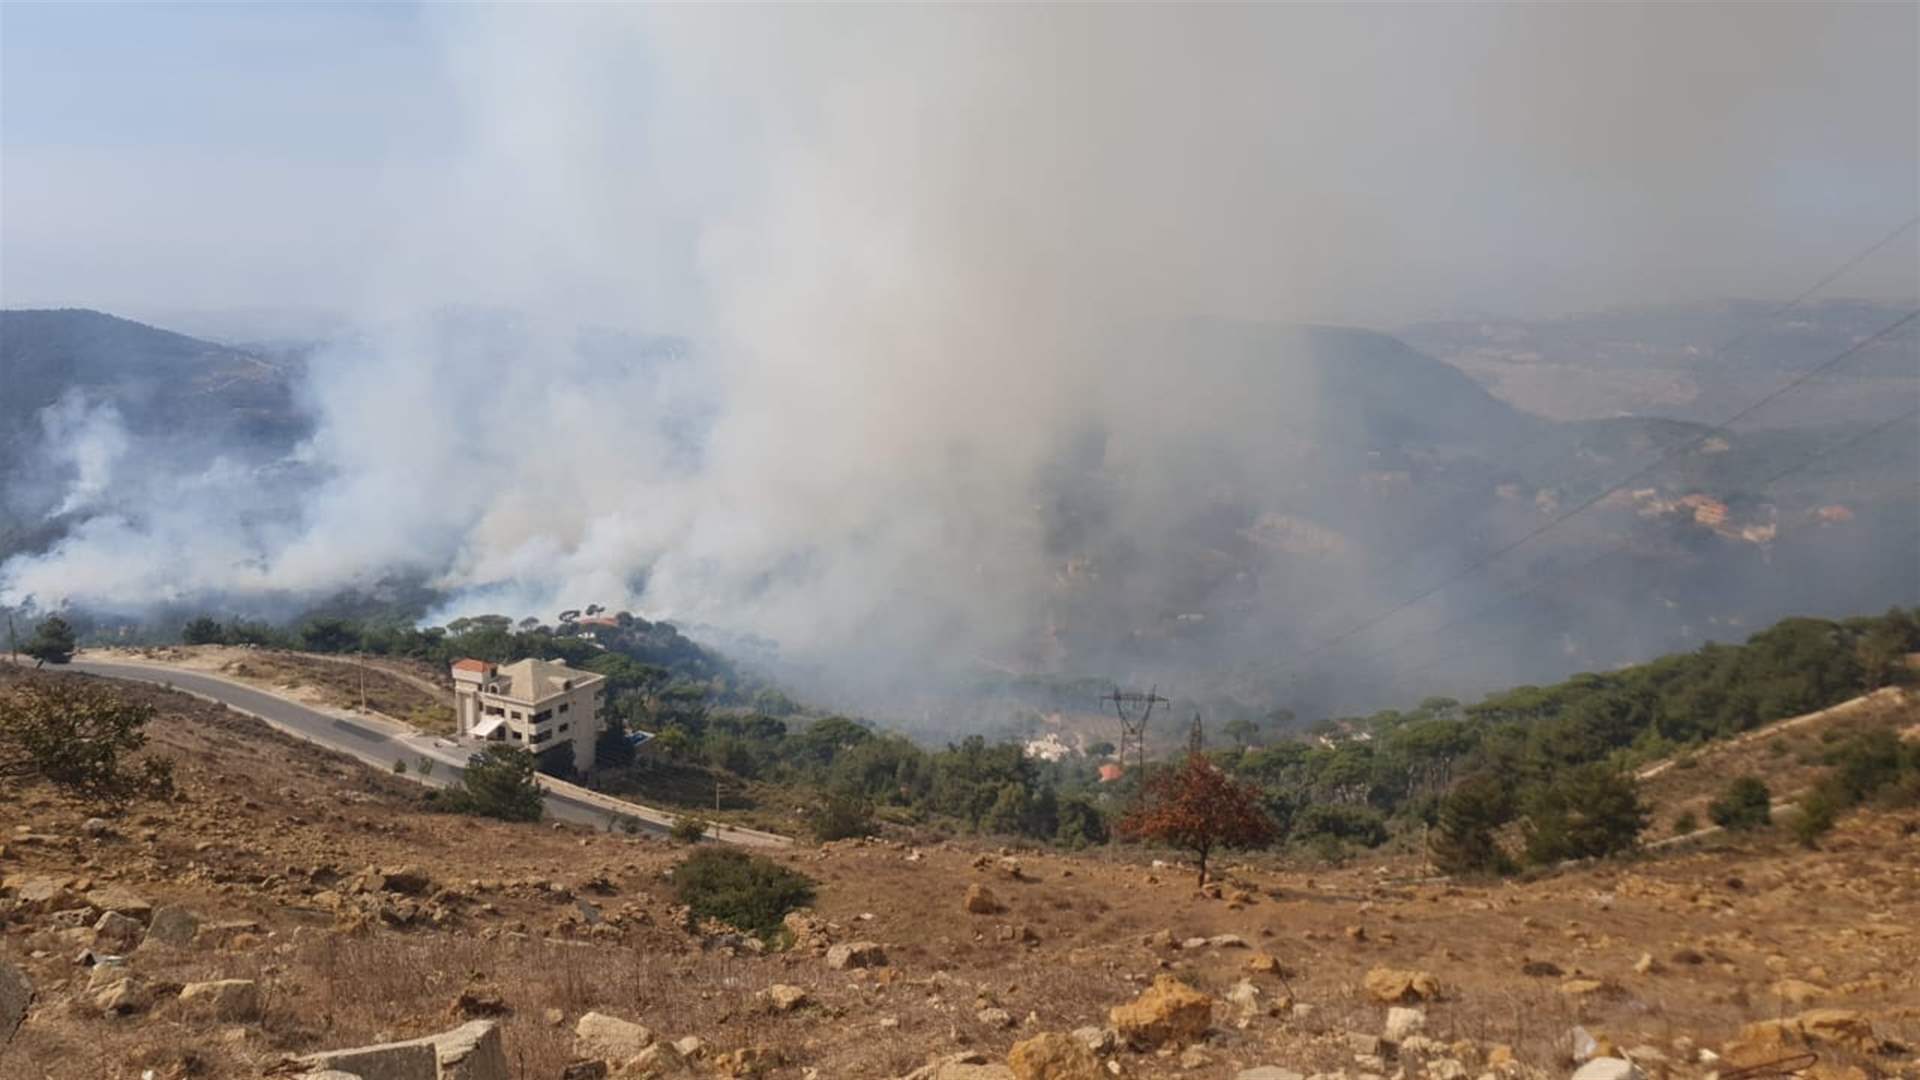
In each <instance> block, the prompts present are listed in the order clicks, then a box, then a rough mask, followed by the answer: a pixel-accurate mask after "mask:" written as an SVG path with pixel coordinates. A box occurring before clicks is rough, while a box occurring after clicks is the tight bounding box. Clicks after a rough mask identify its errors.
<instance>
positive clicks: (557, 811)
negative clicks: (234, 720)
mask: <svg viewBox="0 0 1920 1080" xmlns="http://www.w3.org/2000/svg"><path fill="white" fill-rule="evenodd" d="M67 667H68V668H69V669H71V670H73V671H79V672H85V673H86V674H89V675H100V676H105V677H107V678H111V679H131V680H133V681H135V682H146V683H157V684H161V685H166V686H172V687H173V688H175V689H177V690H184V691H186V692H187V693H190V694H194V695H197V696H199V697H203V698H210V699H212V700H214V701H218V702H220V703H222V704H224V705H227V706H229V707H231V708H234V709H237V710H239V711H240V712H244V713H247V714H248V715H251V716H254V717H256V718H258V719H260V720H262V721H265V722H266V723H268V724H270V725H272V726H273V727H276V728H279V729H280V730H281V731H284V732H286V733H287V734H289V735H293V736H295V737H297V738H302V739H305V740H307V741H308V742H312V743H318V744H319V745H321V746H324V747H326V748H328V749H329V750H338V751H340V752H341V753H344V754H349V755H351V756H353V757H356V758H359V759H360V760H361V761H364V762H366V763H367V764H369V765H371V766H373V767H374V768H378V769H391V768H392V767H393V763H394V762H395V761H396V760H398V761H405V762H407V764H408V765H409V766H410V767H411V766H413V765H414V764H415V763H416V762H417V761H418V760H419V759H420V758H421V757H429V758H432V759H434V761H435V766H434V770H433V776H432V778H431V779H430V780H427V782H428V783H433V784H437V785H444V784H449V783H453V782H454V781H456V780H458V779H459V777H460V771H461V768H462V766H464V765H465V764H466V762H467V759H468V758H470V757H472V756H473V753H474V751H473V750H471V749H469V748H467V747H463V746H460V745H458V744H456V743H453V742H451V741H449V740H446V739H436V738H433V737H431V736H427V735H419V734H415V733H411V732H409V731H407V730H404V729H401V728H399V727H398V726H397V725H391V724H387V723H384V722H382V721H379V720H375V719H372V718H366V719H356V720H347V719H344V718H341V717H337V716H329V715H327V714H326V713H323V712H319V711H317V710H315V709H310V708H307V707H306V706H304V705H301V704H299V703H297V702H293V701H289V700H287V699H286V698H283V697H279V696H277V695H274V694H269V693H267V692H265V691H262V690H256V689H253V688H252V687H248V686H241V685H239V684H238V683H234V682H232V681H229V680H227V679H221V678H216V677H214V676H210V675H203V674H200V673H198V672H192V671H182V670H180V669H178V668H162V667H149V666H146V665H141V664H119V663H111V662H107V661H99V660H86V659H80V658H76V659H75V660H74V661H73V663H71V664H68V665H67ZM415 778H416V779H421V778H420V777H417V776H416V777H415ZM546 798H547V814H548V815H549V816H550V817H553V818H557V819H559V820H561V821H567V822H572V823H574V824H579V825H591V826H594V827H596V828H604V827H605V825H606V821H607V810H605V809H603V808H601V807H599V806H595V805H593V804H592V803H590V802H586V801H584V800H581V799H577V798H574V797H572V796H569V795H564V794H560V793H557V792H552V791H549V792H548V793H547V797H546ZM632 816H633V817H634V818H635V820H637V821H639V822H640V826H641V828H643V829H645V830H647V831H648V832H653V833H664V832H666V831H667V826H666V824H664V823H662V822H658V821H651V820H648V819H646V818H644V817H641V816H639V815H637V814H636V815H632Z"/></svg>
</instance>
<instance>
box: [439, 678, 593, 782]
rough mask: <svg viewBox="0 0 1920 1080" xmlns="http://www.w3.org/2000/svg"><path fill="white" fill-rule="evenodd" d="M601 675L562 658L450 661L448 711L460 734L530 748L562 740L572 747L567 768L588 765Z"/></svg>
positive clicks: (547, 747)
mask: <svg viewBox="0 0 1920 1080" xmlns="http://www.w3.org/2000/svg"><path fill="white" fill-rule="evenodd" d="M606 682H607V680H606V676H604V675H596V674H594V673H593V672H590V671H581V670H579V669H578V668H571V667H568V666H567V663H566V661H564V660H522V661H520V662H519V663H515V664H505V665H500V664H492V663H489V662H487V661H485V660H456V661H454V664H453V697H454V716H455V719H456V720H457V721H458V723H459V730H460V735H461V736H462V737H463V738H468V739H480V740H484V741H487V742H504V743H509V744H511V745H514V746H518V747H521V748H522V749H525V750H531V751H533V752H534V753H536V754H537V753H542V752H545V751H548V750H551V749H553V748H554V747H556V746H559V745H562V744H571V745H572V747H573V767H574V768H575V769H576V770H578V771H580V772H586V771H587V770H588V769H591V768H593V749H594V740H595V739H597V738H598V737H599V735H600V705H601V699H602V697H603V695H604V693H605V687H606Z"/></svg>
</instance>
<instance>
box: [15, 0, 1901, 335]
mask: <svg viewBox="0 0 1920 1080" xmlns="http://www.w3.org/2000/svg"><path fill="white" fill-rule="evenodd" d="M1916 11H1920V8H1916V7H1915V5H1912V4H1880V5H1858V6H1847V5H1840V4H1821V5H1806V6H1795V5H1779V4H1770V5H1764V6H1761V5H1726V4H1722V5H1696V6H1682V5H1665V6H1659V7H1645V8H1641V7H1631V6H1619V5H1599V4H1588V5H1551V6H1549V5H1542V6H1538V7H1519V6H1497V5H1475V6H1468V5H1459V6H1449V5H1427V6H1423V7H1420V8H1418V9H1415V8H1396V7H1387V6H1379V5H1365V6H1360V5H1355V6H1348V7H1334V6H1310V5H1287V6H1273V7H1268V8H1254V7H1219V8H1211V9H1206V10H1198V9H1194V8H1186V9H1173V8H1166V9H1155V8H1145V7H1133V8H1127V9H1124V10H1123V9H1118V8H1104V9H1093V8H1075V9H1068V8H1029V9H1024V10H1020V11H1014V10H1011V9H984V8H974V9H952V8H948V9H936V8H914V9H897V10H893V11H883V10H881V9H877V8H815V9H809V10H807V11H793V10H787V11H782V12H774V11H772V10H752V9H738V8H735V9H729V10H725V11H720V10H715V9H705V10H699V9H652V10H646V11H642V10H639V9H630V8H614V7H610V6H599V7H561V6H549V7H532V6H520V7H512V8H507V7H498V8H488V7H477V6H476V7H453V6H443V7H430V8H421V7H412V6H381V5H370V4H347V3H338V4H325V5H315V6H299V5H287V4H271V5H239V4H221V5H206V6H176V5H166V4H140V5H130V6H119V5H106V4H59V5H53V4H48V5H37V4H29V3H7V4H5V5H3V6H0V33H3V36H4V53H3V55H0V61H3V81H0V90H3V91H4V102H3V105H0V184H3V185H4V187H3V190H0V214H3V217H0V301H4V303H5V304H6V305H8V306H27V305H34V306H38V305H75V306H80V305H84V306H92V307H100V308H106V309H109V310H116V311H124V312H132V313H147V314H152V313H161V312H168V311H178V310H183V309H230V308H250V307H274V308H283V307H299V308H330V309H331V308H338V309H347V310H355V311H360V310H364V309H365V308H367V307H368V306H369V305H379V304H382V303H385V302H388V301H389V300H390V299H391V294H392V293H394V292H395V291H399V292H404V293H406V294H407V296H408V299H409V301H411V300H414V299H430V300H433V301H435V302H477V303H513V304H522V305H525V304H531V305H534V306H542V303H543V300H544V299H545V298H546V296H547V295H549V294H548V293H544V292H543V289H544V290H550V293H551V295H563V296H564V297H565V298H566V301H567V303H569V304H579V305H580V306H581V308H582V309H583V311H586V312H590V313H592V314H594V315H596V316H600V317H615V318H618V319H619V320H620V321H622V322H625V323H629V324H639V325H646V326H651V327H654V328H666V329H693V328H696V327H698V326H699V325H700V324H701V323H702V322H703V321H704V319H703V317H702V316H700V315H698V314H696V312H697V311H699V310H700V309H701V308H702V305H704V304H706V303H708V302H710V298H709V296H708V284H709V282H708V277H709V276H710V273H711V260H710V256H711V255H712V252H713V250H714V249H715V246H716V244H717V245H719V246H720V247H722V248H724V247H725V246H726V244H727V243H728V240H727V237H728V236H729V230H730V229H732V228H734V226H735V224H736V223H735V221H734V216H733V215H732V213H731V207H732V206H733V205H734V204H735V203H736V202H737V201H738V200H740V199H742V198H746V197H749V196H750V197H751V198H753V199H756V200H764V197H765V193H766V192H767V191H768V190H769V189H774V190H777V189H778V188H779V186H780V185H782V184H784V183H786V182H788V178H787V176H785V175H783V172H784V171H785V170H786V169H788V168H791V167H792V165H793V163H794V162H795V161H796V160H800V161H802V162H804V161H805V159H806V156H807V154H808V152H809V148H808V146H807V145H806V140H807V139H808V137H809V134H810V132H809V124H810V122H811V121H810V119H809V115H808V114H809V110H810V109H812V110H829V109H831V108H832V107H833V103H834V102H835V100H836V95H848V94H854V95H857V94H863V93H872V94H887V95H905V98H906V101H905V102H903V103H902V104H901V106H900V107H901V108H902V109H918V111H917V112H913V113H911V114H908V115H904V116H902V117H899V118H897V119H898V120H899V122H900V123H901V124H903V125H905V126H907V127H909V128H911V130H912V131H913V137H912V140H911V141H910V143H909V145H908V147H907V152H910V153H917V152H919V151H921V150H928V151H930V152H929V153H928V154H927V159H928V160H929V161H937V163H938V165H939V167H940V168H942V169H949V170H957V171H958V172H959V173H960V174H961V177H960V179H962V180H965V179H967V173H968V171H969V170H974V169H977V170H979V173H980V175H979V179H980V180H981V182H982V183H983V184H984V185H985V186H987V187H989V188H993V187H994V186H995V185H997V184H998V183H1000V182H1001V177H999V176H995V175H989V174H993V173H1003V174H1005V175H1010V176H1015V177H1020V178H1021V179H1022V180H1023V181H1032V182H1038V183H1041V184H1045V183H1048V182H1050V181H1051V182H1058V183H1060V184H1063V185H1064V184H1068V183H1072V184H1079V185H1084V186H1086V187H1087V188H1089V189H1090V190H1098V189H1103V188H1110V190H1107V191H1105V192H1104V193H1103V195H1102V197H1099V198H1096V199H1095V200H1094V204H1095V205H1096V206H1097V207H1098V208H1099V209H1100V211H1102V212H1106V211H1118V212H1122V213H1125V212H1128V210H1129V208H1130V207H1131V205H1132V202H1133V199H1134V195H1135V194H1136V193H1137V192H1136V189H1137V190H1138V191H1146V190H1149V189H1150V190H1151V191H1152V193H1153V195H1152V198H1151V199H1149V200H1148V201H1150V202H1152V203H1153V204H1154V207H1153V209H1154V212H1155V213H1157V214H1163V215H1165V220H1164V223H1163V225H1162V230H1163V232H1165V233H1166V234H1168V242H1167V245H1166V248H1165V249H1162V248H1161V247H1160V246H1159V245H1158V244H1154V245H1153V246H1151V247H1149V248H1148V249H1147V250H1141V251H1135V252H1131V253H1129V252H1114V255H1115V256H1116V257H1119V258H1126V257H1134V258H1139V259H1142V260H1156V259H1161V260H1164V262H1165V263H1166V264H1167V265H1169V266H1179V265H1181V264H1182V263H1183V262H1184V261H1186V260H1189V259H1195V258H1197V259H1201V260H1204V259H1205V257H1206V256H1205V253H1206V252H1208V251H1210V250H1213V249H1216V248H1219V247H1226V248H1231V249H1234V250H1233V251H1232V253H1231V256H1230V259H1229V261H1230V262H1231V263H1232V264H1233V265H1234V266H1236V267H1239V268H1243V269H1248V273H1246V274H1244V275H1242V277H1243V279H1244V280H1243V283H1242V284H1241V285H1238V286H1234V287H1228V286H1225V285H1223V286H1222V287H1220V288H1219V289H1217V290H1215V291H1214V293H1213V294H1211V295H1210V296H1208V297H1202V298H1199V299H1197V300H1196V301H1195V302H1196V303H1199V304H1202V305H1203V306H1211V307H1216V308H1218V309H1221V310H1224V311H1229V312H1232V313H1235V314H1258V315H1271V316H1280V317H1294V316H1308V317H1319V318H1337V319H1346V320H1351V321H1357V322H1363V323H1372V324H1376V325H1378V324H1385V323H1391V322H1393V321H1395V320H1398V319H1402V318H1406V317H1410V316H1415V315H1420V314H1426V313H1434V312H1441V311H1459V310H1472V309H1487V310H1493V311H1501V312H1522V313H1524V312H1552V311H1562V310H1568V309H1586V308H1594V307H1600V306H1605V305H1610V304H1615V303H1622V302H1639V301H1657V300H1663V299H1670V298H1683V299H1684V298H1696V297H1706V296H1716V297H1717V296H1726V295H1770V294H1780V293H1786V292H1792V291H1795V290H1797V289H1798V288H1799V287H1801V286H1802V285H1804V284H1805V283H1807V282H1809V281H1810V280H1812V279H1813V278H1814V277H1817V276H1818V274H1819V273H1820V272H1821V271H1822V270H1823V269H1825V268H1826V267H1828V266H1831V265H1833V264H1834V263H1836V262H1837V261H1838V260H1839V259H1841V258H1844V257H1845V255H1846V254H1847V253H1849V252H1851V251H1853V250H1857V249H1858V248H1860V247H1862V246H1864V245H1865V244H1866V243H1868V242H1870V240H1871V239H1872V238H1873V237H1874V236H1876V235H1879V234H1881V233H1884V232H1885V231H1886V230H1887V229H1889V228H1890V227H1892V226H1893V225H1895V224H1897V223H1898V222H1900V221H1901V220H1904V219H1905V218H1907V217H1909V216H1911V215H1913V214H1914V213H1915V210H1916V191H1917V190H1920V165H1916V160H1917V157H1920V155H1917V154H1916V139H1917V138H1920V136H1917V135H1916V132H1920V114H1917V111H1916V109H1917V106H1916V102H1917V101H1920V82H1917V78H1916V41H1917V40H1920V26H1917V24H1916ZM929 62H931V64H930V66H931V67H932V68H934V70H932V71H930V72H928V74H927V75H926V78H925V80H924V82H923V80H922V79H921V77H920V74H919V69H920V68H922V67H923V66H929ZM1036 117H1039V118H1040V119H1036ZM1003 122H1005V123H1007V124H1009V125H1010V126H1013V127H1016V128H1018V129H1019V130H1018V131H1016V132H1015V133H1014V137H1015V138H1014V141H1010V142H1009V143H1008V144H1007V145H1006V146H1005V147H1003V148H1001V149H1002V150H1003V151H1004V153H1005V154H1006V155H1007V158H1005V159H1001V158H998V157H995V158H986V157H982V156H980V154H979V148H980V147H981V146H982V145H991V140H990V139H987V140H984V141H983V140H982V132H983V130H987V131H990V129H991V126H992V125H995V124H999V123H1003ZM950 128H957V129H964V137H962V138H958V139H955V140H954V142H953V144H952V147H951V148H950V149H951V150H952V151H953V152H944V151H945V150H947V149H949V148H946V147H943V146H942V145H941V144H942V142H943V139H944V138H945V136H946V133H947V130H948V129H950ZM1036 132H1037V133H1038V134H1039V135H1040V136H1042V138H1041V139H1040V140H1039V141H1034V142H1021V141H1018V139H1020V138H1024V137H1026V136H1028V135H1031V134H1034V133H1036ZM899 134H900V132H898V131H890V132H887V133H885V137H886V138H887V139H888V140H889V141H887V142H885V143H883V144H880V145H884V146H886V147H888V148H889V149H890V150H891V151H895V152H898V151H899V149H900V144H899V143H898V142H896V141H892V140H895V139H897V137H898V136H899ZM1083 143H1084V145H1082V144H1083ZM583 146H585V147H586V148H587V151H586V153H585V154H584V155H583V154H582V153H581V147H583ZM962 150H965V151H969V153H961V152H960V151H962ZM836 152H837V151H836ZM543 155H546V156H548V157H550V159H551V160H552V161H553V162H555V163H556V164H557V165H564V169H562V168H556V169H554V170H552V171H551V172H548V173H544V174H543V173H542V172H541V171H540V170H539V169H538V168H531V169H530V168H528V167H527V163H528V161H530V160H533V159H538V158H540V157H542V156H543ZM887 175H888V178H889V180H890V181H892V182H895V183H898V184H902V185H906V188H907V192H908V195H909V196H910V195H911V193H912V188H913V185H915V184H917V183H919V182H921V181H922V179H925V180H926V181H927V182H929V183H939V184H945V183H947V182H949V181H950V180H951V179H952V178H950V177H940V178H937V179H935V178H927V177H924V176H923V174H922V173H919V172H916V171H915V170H914V169H911V168H902V169H898V170H895V171H893V172H889V173H888V174H887ZM1169 193H1171V195H1170V196H1169ZM1058 194H1059V193H1058V192H1048V193H1046V198H1045V200H1044V201H1043V203H1042V205H1045V206H1048V207H1054V206H1057V205H1058V203H1057V202H1055V201H1054V200H1055V199H1056V198H1057V196H1058ZM946 197H947V196H946V193H945V192H942V193H940V194H938V195H936V196H933V198H946ZM1183 198H1184V199H1187V200H1189V201H1187V202H1185V203H1182V202H1181V201H1180V200H1181V199H1183ZM1168 203H1171V204H1172V205H1175V206H1184V207H1186V210H1187V212H1186V213H1184V214H1178V213H1176V214H1166V206H1167V205H1168ZM556 218H558V219H559V220H560V222H561V224H560V226H559V227H557V228H556V224H555V223H556ZM609 218H613V219H617V220H613V221H608V220H606V219H609ZM986 224H989V225H990V224H991V223H990V222H989V223H986ZM1007 224H1009V225H1011V224H1012V223H1011V222H1008V223H1007ZM1049 224H1050V223H1049V221H1048V220H1045V219H1042V220H1023V221H1020V222H1018V226H1017V227H1019V228H1021V229H1040V230H1042V231H1045V230H1047V229H1048V228H1049ZM1054 225H1055V227H1056V228H1057V233H1058V235H1057V242H1058V243H1060V244H1062V245H1074V244H1080V245H1086V244H1097V243H1099V239H1098V234H1099V233H1100V232H1101V231H1102V229H1101V221H1100V219H1099V217H1098V216H1097V215H1087V216H1073V215H1071V214H1069V215H1066V216H1063V217H1060V218H1059V219H1058V220H1057V222H1055V223H1054ZM1175 234H1177V235H1175ZM602 236H604V237H607V238H614V237H617V238H618V241H619V243H620V244H621V245H622V250H621V251H620V252H619V257H618V260H617V261H618V262H619V264H620V265H619V268H618V269H617V270H616V271H613V272H609V271H608V269H607V268H608V264H609V262H610V261H613V260H609V259H608V257H607V254H606V253H605V252H603V251H592V252H590V253H587V254H583V253H582V252H583V250H584V249H586V248H590V247H591V246H592V244H593V242H594V239H595V238H596V237H602ZM819 240H820V241H821V242H822V243H832V242H833V241H834V237H833V236H832V235H831V234H830V233H823V234H822V235H821V236H820V237H819ZM1259 248H1264V249H1268V250H1270V251H1271V252H1273V253H1274V254H1273V255H1272V257H1271V258H1268V259H1263V258H1260V257H1253V258H1249V252H1251V251H1254V249H1259ZM1196 253H1197V254H1196ZM1913 255H1914V250H1913V248H1912V246H1911V245H1906V246H1904V247H1903V248H1902V249H1899V250H1896V251H1894V252H1892V253H1891V254H1890V256H1889V257H1888V258H1885V259H1882V260H1878V261H1877V262H1876V263H1875V264H1874V265H1872V266H1868V267H1864V268H1862V270H1861V272H1860V273H1858V274H1857V275H1855V276H1854V277H1852V278H1850V279H1849V281H1848V282H1847V283H1846V284H1845V286H1844V287H1843V288H1842V289H1840V290H1838V291H1841V292H1845V293H1850V294H1854V295H1880V296H1898V295H1901V294H1904V293H1909V292H1911V290H1912V285H1913V276H1914V271H1913V268H1912V263H1913V261H1914V259H1913ZM1266 277H1271V278H1273V279H1275V280H1278V279H1283V278H1284V279H1285V280H1286V283H1287V284H1286V287H1285V288H1284V289H1275V288H1269V287H1266V286H1265V284H1264V282H1263V279H1264V278H1266ZM542 282H545V284H544V285H543V284H542Z"/></svg>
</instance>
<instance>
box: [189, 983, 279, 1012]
mask: <svg viewBox="0 0 1920 1080" xmlns="http://www.w3.org/2000/svg"><path fill="white" fill-rule="evenodd" d="M180 1004H181V1005H182V1006H184V1007H186V1008H189V1009H193V1010H196V1011H201V1012H206V1013H209V1014H211V1015H212V1016H213V1018H214V1019H215V1020H230V1021H235V1022H239V1021H245V1020H257V1019H259V1018H260V986H259V984H258V983H255V982H254V981H253V980H252V979H215V980H213V981H212V982H197V983H188V984H187V985H185V986H183V987H181V988H180Z"/></svg>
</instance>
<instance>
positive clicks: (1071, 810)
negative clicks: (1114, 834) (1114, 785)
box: [1053, 796, 1111, 851]
mask: <svg viewBox="0 0 1920 1080" xmlns="http://www.w3.org/2000/svg"><path fill="white" fill-rule="evenodd" d="M1110 836H1111V833H1110V831H1109V830H1108V828H1107V818H1106V815H1105V814H1102V813H1101V812H1100V808H1099V807H1097V806H1095V805H1093V803H1092V801H1090V800H1088V799H1084V798H1078V797H1071V796H1070V797H1068V798H1065V799H1062V800H1061V801H1060V823H1059V824H1058V825H1057V826H1055V827H1054V830H1053V839H1054V842H1055V843H1057V844H1061V845H1063V846H1065V847H1068V848H1071V849H1073V850H1075V851H1078V850H1080V849H1081V848H1087V847H1097V846H1099V845H1101V844H1104V843H1106V842H1107V840H1108V839H1109V837H1110Z"/></svg>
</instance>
